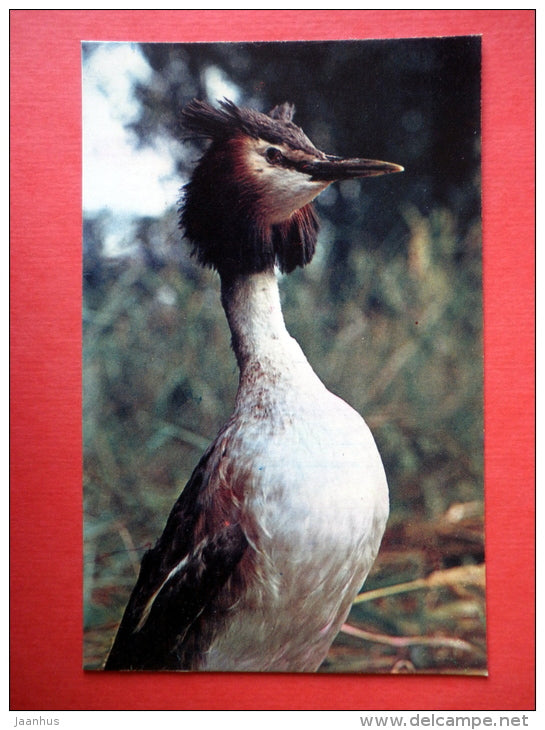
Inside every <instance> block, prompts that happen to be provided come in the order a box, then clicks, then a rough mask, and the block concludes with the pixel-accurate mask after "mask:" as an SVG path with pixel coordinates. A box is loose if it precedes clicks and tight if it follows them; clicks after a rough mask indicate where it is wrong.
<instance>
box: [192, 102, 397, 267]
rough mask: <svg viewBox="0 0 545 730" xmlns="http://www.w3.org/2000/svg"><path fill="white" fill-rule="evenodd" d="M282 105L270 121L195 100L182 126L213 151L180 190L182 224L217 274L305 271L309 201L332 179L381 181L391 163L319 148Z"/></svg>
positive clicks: (312, 236)
mask: <svg viewBox="0 0 545 730" xmlns="http://www.w3.org/2000/svg"><path fill="white" fill-rule="evenodd" d="M293 114H294V107H293V105H291V104H288V103H285V104H281V105H279V106H276V107H275V108H274V109H273V110H272V111H271V112H270V114H269V115H267V114H262V113H260V112H257V111H255V110H253V109H245V108H241V107H237V106H236V105H235V104H233V103H232V102H230V101H227V100H225V101H222V102H220V106H219V107H218V108H216V107H213V106H211V105H210V104H208V103H206V102H203V101H197V100H194V101H192V102H191V103H190V104H188V105H187V106H186V107H185V108H184V109H183V111H182V124H183V125H184V127H185V128H186V129H187V130H189V131H190V132H192V133H193V134H195V136H199V137H204V138H207V139H210V140H211V145H210V146H209V148H208V149H207V151H206V152H205V154H204V156H203V157H202V159H201V160H200V162H199V164H198V165H197V167H196V169H195V171H194V173H193V175H192V177H191V180H190V181H189V183H188V184H187V185H186V186H185V189H184V192H185V195H184V198H183V200H182V203H181V208H180V225H181V227H182V228H183V229H184V230H185V235H186V237H187V238H188V239H189V240H190V241H191V243H192V244H193V253H194V254H195V255H196V256H197V258H198V260H199V261H200V262H201V263H202V264H204V265H208V266H213V267H214V268H216V269H217V270H218V271H219V272H220V274H224V275H227V274H233V273H252V272H258V271H265V270H270V269H272V268H273V267H274V265H275V264H276V265H278V266H279V267H280V269H281V270H282V271H284V272H290V271H292V270H293V269H294V268H295V267H296V266H305V265H306V264H307V263H308V262H309V261H310V260H311V259H312V256H313V254H314V250H315V247H316V238H317V234H318V219H317V217H316V214H315V212H314V209H313V207H312V205H311V202H312V201H313V200H314V198H315V197H316V196H317V195H318V194H319V193H320V192H322V190H324V189H325V188H327V187H328V185H330V184H331V183H332V182H335V181H337V180H348V179H352V178H358V177H371V176H376V175H384V174H386V173H390V172H400V171H402V170H403V168H402V167H401V166H400V165H395V164H393V163H390V162H381V161H379V160H369V159H362V158H341V157H335V156H333V155H327V154H325V153H324V152H322V151H320V150H319V149H317V148H316V147H315V146H314V145H313V143H312V142H311V141H310V139H309V138H308V137H307V136H306V134H305V133H304V132H303V130H302V129H301V128H300V127H298V126H296V125H295V124H294V123H293V121H292V118H293Z"/></svg>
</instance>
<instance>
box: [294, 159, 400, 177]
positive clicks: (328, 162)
mask: <svg viewBox="0 0 545 730" xmlns="http://www.w3.org/2000/svg"><path fill="white" fill-rule="evenodd" d="M403 169H404V168H403V167H402V166H401V165H396V164H395V163H393V162H382V161H381V160H366V159H361V158H358V157H356V158H353V159H352V158H349V159H345V158H343V157H334V156H332V155H328V156H327V158H326V159H325V160H316V161H313V162H308V163H305V165H304V168H303V171H304V172H306V174H307V175H311V176H312V179H313V180H324V181H329V182H334V181H335V180H351V179H352V178H356V177H376V176H377V175H387V174H389V173H391V172H403Z"/></svg>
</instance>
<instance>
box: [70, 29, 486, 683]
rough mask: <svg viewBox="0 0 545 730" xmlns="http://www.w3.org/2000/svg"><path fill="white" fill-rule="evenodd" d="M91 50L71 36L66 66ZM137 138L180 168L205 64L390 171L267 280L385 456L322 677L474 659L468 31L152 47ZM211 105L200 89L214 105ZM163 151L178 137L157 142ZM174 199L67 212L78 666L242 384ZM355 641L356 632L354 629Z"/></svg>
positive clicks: (477, 246)
mask: <svg viewBox="0 0 545 730" xmlns="http://www.w3.org/2000/svg"><path fill="white" fill-rule="evenodd" d="M97 48H98V45H97V44H91V43H88V44H84V46H83V63H84V68H85V64H86V63H87V62H88V61H89V59H91V58H92V56H93V54H94V53H95V52H96V51H97ZM140 50H141V51H142V53H143V54H144V56H145V58H146V59H147V62H148V63H149V65H150V66H151V68H152V70H153V73H152V74H151V76H150V79H149V81H148V82H146V83H141V84H139V85H138V86H137V88H136V96H137V99H138V102H139V112H138V115H137V118H136V119H135V120H133V121H132V122H131V130H132V133H133V135H134V142H135V148H137V147H146V146H147V145H150V144H152V143H153V142H154V141H157V140H159V139H161V140H170V149H171V151H172V155H173V156H174V157H175V162H176V167H177V169H178V171H179V174H180V178H181V179H182V180H187V178H188V176H189V174H190V172H191V170H192V168H193V166H194V163H195V160H196V159H197V158H198V156H199V154H200V152H201V151H202V148H199V147H198V145H197V143H196V142H195V141H188V142H186V143H185V144H180V143H179V142H180V141H181V140H182V138H183V136H184V133H183V131H182V130H181V129H180V127H179V122H178V119H179V111H180V109H181V108H182V107H183V106H184V105H185V104H186V103H187V102H188V101H190V100H191V99H192V98H193V97H198V98H208V94H209V91H210V88H211V87H210V82H209V79H210V73H211V72H212V71H214V73H216V74H219V75H220V76H222V77H223V78H225V79H226V80H227V81H228V82H229V84H231V85H232V87H233V88H234V89H236V90H237V93H238V96H239V98H238V102H239V103H240V104H242V105H245V106H253V107H255V108H258V109H260V110H262V111H268V110H269V109H270V108H272V107H273V106H274V105H275V104H277V103H280V102H282V101H285V100H288V101H292V102H294V103H295V106H296V117H295V121H296V122H297V123H298V124H299V125H300V126H302V127H303V129H304V130H305V132H306V133H307V134H308V136H309V137H310V138H311V139H312V141H313V142H314V143H315V144H316V145H317V146H318V147H319V148H321V149H323V150H325V151H326V152H330V153H335V154H339V155H351V156H362V157H363V156H365V157H373V158H377V159H385V160H390V161H392V162H397V163H400V164H403V165H404V166H405V172H404V173H403V174H402V175H395V176H387V177H385V178H377V179H370V180H367V181H362V182H360V181H350V182H345V183H342V184H336V185H334V186H332V187H331V188H330V189H328V191H327V192H326V193H324V194H323V195H322V196H320V197H319V198H318V199H317V201H316V205H317V210H318V212H319V215H320V218H321V221H322V229H321V234H320V240H319V250H318V253H317V255H316V257H315V259H314V261H313V262H312V263H311V265H310V266H308V267H307V268H306V269H305V270H299V271H297V272H296V273H294V274H293V275H290V276H289V277H284V278H283V281H282V283H281V290H282V296H283V303H284V311H285V318H286V323H287V325H288V329H289V330H290V331H291V332H292V334H293V335H294V336H295V337H296V338H297V339H298V341H299V342H300V344H301V345H302V347H303V350H304V351H305V353H306V354H307V357H308V359H309V360H310V362H311V364H312V365H313V367H314V368H315V370H316V371H317V373H318V374H319V376H320V377H321V378H322V380H323V381H324V382H325V384H326V385H327V386H328V388H329V389H330V390H332V391H334V392H336V393H338V394H339V395H340V396H341V397H343V398H344V399H345V400H347V401H348V402H349V403H351V404H352V405H353V406H354V407H355V408H356V409H357V410H359V411H360V412H361V413H362V415H363V416H364V417H365V419H366V420H367V422H368V423H369V425H370V426H371V428H372V430H373V433H374V435H375V438H376V440H377V443H378V445H379V449H380V451H381V454H382V456H383V460H384V464H385V468H386V472H387V475H388V480H389V484H390V490H391V503H392V514H391V518H390V523H389V528H388V531H387V534H386V536H385V539H384V543H383V548H382V551H381V554H380V557H379V559H378V561H377V564H376V566H375V569H374V571H373V574H372V575H371V576H370V578H369V580H368V582H367V583H366V586H365V588H366V590H368V589H369V590H371V591H376V592H373V593H371V594H369V595H368V597H367V598H365V597H363V598H362V600H361V601H360V602H358V603H357V605H355V607H354V609H353V612H352V614H351V616H350V624H351V625H352V627H355V630H353V631H352V633H353V634H354V633H358V631H359V635H358V636H354V635H352V636H350V635H349V634H348V633H346V634H342V635H341V636H340V637H339V639H338V640H337V642H336V644H335V645H334V647H333V648H332V651H331V656H330V658H328V661H327V662H326V664H325V665H324V670H326V671H327V670H329V671H334V670H340V671H415V670H425V671H460V670H465V671H474V672H482V671H483V670H484V668H485V666H486V657H485V648H484V647H485V639H484V572H483V561H484V548H483V530H482V500H483V491H482V489H483V433H482V428H483V419H482V342H481V327H482V301H481V238H480V179H479V173H480V168H479V160H480V40H479V38H477V37H459V38H440V39H411V40H399V41H398V40H396V41H365V42H360V41H343V42H313V43H241V44H231V43H229V44H183V45H168V44H149V45H143V46H140ZM209 100H210V101H212V102H213V101H215V100H214V99H209ZM173 142H177V143H175V144H174V143H173ZM176 207H177V201H176V200H172V206H171V208H170V209H169V210H168V211H167V212H166V213H165V214H164V215H163V216H160V217H157V218H151V217H137V218H136V219H135V220H133V225H134V227H133V229H132V230H133V233H132V238H131V246H130V247H128V248H127V251H126V252H123V251H121V252H119V251H118V252H117V253H116V255H115V256H112V255H109V254H108V253H107V250H106V246H105V238H106V230H107V226H108V221H109V220H110V218H111V215H112V212H111V211H109V210H107V209H105V210H103V211H100V212H94V213H93V214H87V215H85V216H84V229H83V238H84V267H83V274H84V312H83V319H84V462H85V483H84V499H85V629H86V644H85V653H86V658H85V666H87V667H89V668H94V667H99V666H100V665H101V663H102V661H103V660H104V658H105V655H106V653H107V651H108V647H109V643H110V641H111V639H112V636H113V633H114V631H115V628H116V625H117V622H118V621H119V619H120V616H121V613H122V610H123V607H124V604H125V601H126V599H127V597H128V594H129V592H130V590H131V588H132V585H133V584H134V581H135V577H136V572H137V570H138V565H139V561H140V558H141V555H142V553H143V552H144V550H145V549H146V548H147V547H148V546H149V545H150V544H151V543H153V542H154V541H155V539H156V538H157V537H158V535H159V534H160V532H161V530H162V527H163V525H164V521H165V519H166V516H167V514H168V512H169V510H170V507H171V505H172V504H173V502H174V500H175V499H176V497H177V495H178V493H179V492H180V490H181V489H182V488H183V486H184V484H185V482H186V480H187V478H188V477H189V475H190V474H191V471H192V469H193V467H194V466H195V464H196V463H197V460H198V458H199V455H200V453H201V451H202V450H203V448H205V447H206V446H207V445H208V443H209V442H210V440H211V439H212V438H213V437H214V436H215V433H216V431H217V429H218V428H219V427H220V425H221V424H222V423H223V421H224V420H225V419H226V418H227V417H228V415H229V414H230V410H231V407H232V404H233V400H234V395H235V392H236V387H237V371H236V367H235V360H234V356H233V355H232V353H231V351H230V347H229V333H228V328H227V324H226V322H225V321H224V315H223V312H222V310H221V307H220V304H219V297H218V281H217V278H216V275H215V274H214V273H213V272H210V271H203V270H201V269H200V268H199V267H198V266H196V264H195V263H194V262H193V261H192V260H191V259H190V257H189V255H188V253H189V252H188V247H187V246H186V244H185V242H184V241H183V239H182V236H181V233H180V232H179V231H178V229H177V215H176ZM362 632H363V633H362Z"/></svg>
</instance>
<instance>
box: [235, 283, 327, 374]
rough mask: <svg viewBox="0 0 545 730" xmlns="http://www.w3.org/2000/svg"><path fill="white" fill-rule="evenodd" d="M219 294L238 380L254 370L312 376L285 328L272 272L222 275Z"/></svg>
mask: <svg viewBox="0 0 545 730" xmlns="http://www.w3.org/2000/svg"><path fill="white" fill-rule="evenodd" d="M221 295H222V303H223V307H224V309H225V313H226V315H227V321H228V322H229V327H230V329H231V334H232V342H233V350H234V352H235V355H236V358H237V362H238V366H239V368H240V373H241V382H243V381H244V378H245V376H246V375H248V374H249V373H251V372H254V373H255V372H256V370H258V371H259V372H260V373H261V374H263V375H265V376H268V377H271V378H275V379H276V378H289V377H290V374H293V375H294V374H295V372H297V373H298V375H300V374H301V371H305V372H307V371H308V373H309V375H310V374H311V375H310V376H311V377H316V376H315V375H314V372H313V371H312V368H311V367H310V365H309V364H308V362H307V359H306V358H305V356H304V354H303V352H302V350H301V348H300V347H299V345H298V344H297V342H296V341H295V340H294V339H293V338H292V337H291V336H290V334H289V333H288V331H287V330H286V325H285V324H284V317H283V315H282V308H281V306H280V294H279V291H278V283H277V280H276V276H275V274H274V272H263V273H259V274H250V275H244V276H238V277H235V278H234V279H231V280H229V281H226V280H223V279H222V289H221Z"/></svg>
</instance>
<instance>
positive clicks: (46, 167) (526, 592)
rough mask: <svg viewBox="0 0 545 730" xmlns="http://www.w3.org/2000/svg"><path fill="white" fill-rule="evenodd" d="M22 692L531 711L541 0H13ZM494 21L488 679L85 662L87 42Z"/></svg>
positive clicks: (488, 47)
mask: <svg viewBox="0 0 545 730" xmlns="http://www.w3.org/2000/svg"><path fill="white" fill-rule="evenodd" d="M10 17H11V358H12V359H11V525H12V527H11V558H12V566H11V709H13V710H19V711H21V710H92V709H96V710H99V709H100V710H113V709H118V710H158V709H171V710H176V709H186V710H188V709H208V710H219V709H258V710H263V709H339V710H348V709H351V710H359V711H364V710H426V709H427V710H500V709H501V710H529V709H532V708H533V707H534V702H535V695H534V690H535V682H534V670H535V664H534V662H535V652H534V625H535V624H534V622H535V616H534V606H535V597H534V519H535V517H534V293H535V280H534V243H535V241H534V216H535V210H534V207H535V206H534V204H535V189H534V173H535V167H534V165H535V162H534V133H535V128H534V113H535V112H534V110H535V107H534V104H535V97H534V92H535V80H534V79H535V66H534V48H535V15H534V12H533V11H532V10H520V11H514V10H506V11H501V10H496V11H488V10H474V11H469V10H458V11H438V10H429V11H423V10H407V11H399V10H396V11H392V10H383V11H377V10H371V11H364V10H341V11H332V10H323V11H319V10H312V11H305V10H293V11H286V10H282V11H278V10H249V11H243V10H224V11H215V10H206V11H196V10H191V11H180V10H173V11H149V10H148V11H135V10H131V11H117V10H116V11H89V10H83V11H74V10H71V11H51V10H44V11H37V10H26V11H25V10H20V11H13V10H12V11H11V16H10ZM465 34H479V35H482V50H483V206H484V210H483V214H484V221H483V223H484V263H485V277H484V286H485V368H486V369H485V399H486V408H485V427H486V539H487V580H488V627H489V671H490V676H489V677H487V678H485V677H459V676H449V677H445V676H441V677H439V676H399V675H397V676H360V675H358V676H351V675H349V676H331V675H327V676H326V675H244V674H243V675H241V674H237V675H235V674H226V675H219V676H218V675H207V674H155V675H152V674H125V675H122V674H120V675H112V674H109V673H108V674H106V673H100V672H95V673H93V672H88V673H85V672H83V671H82V669H81V661H82V660H81V643H82V610H81V601H82V597H81V596H82V591H81V580H82V571H81V563H82V550H81V540H82V529H81V476H82V473H81V469H82V467H81V407H80V406H81V397H80V391H81V375H80V374H81V153H80V150H81V76H80V41H82V40H112V41H113V40H119V41H128V40H132V41H168V42H183V41H219V40H223V41H226V40H232V41H239V40H318V39H320V40H333V39H342V38H362V39H363V38H395V37H415V36H433V35H465Z"/></svg>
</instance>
